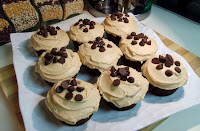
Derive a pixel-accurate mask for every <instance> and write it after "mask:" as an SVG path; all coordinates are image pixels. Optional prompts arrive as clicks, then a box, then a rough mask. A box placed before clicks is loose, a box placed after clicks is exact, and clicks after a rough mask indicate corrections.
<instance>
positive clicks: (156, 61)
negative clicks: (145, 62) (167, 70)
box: [151, 58, 160, 64]
mask: <svg viewBox="0 0 200 131" xmlns="http://www.w3.org/2000/svg"><path fill="white" fill-rule="evenodd" d="M151 62H152V63H153V64H159V63H160V62H159V59H158V58H153V59H152V60H151Z"/></svg>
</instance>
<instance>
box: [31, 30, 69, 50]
mask: <svg viewBox="0 0 200 131" xmlns="http://www.w3.org/2000/svg"><path fill="white" fill-rule="evenodd" d="M39 31H41V30H40V29H38V30H37V31H35V32H34V34H33V35H32V36H31V40H30V44H31V45H32V47H33V48H34V49H35V50H36V51H39V50H45V51H50V50H51V49H52V48H55V47H56V48H61V47H66V46H67V45H68V44H69V36H68V35H67V33H66V32H65V31H64V30H61V29H59V30H58V29H56V31H57V34H56V35H51V34H50V32H46V33H47V35H48V36H47V37H44V36H42V35H38V32H39Z"/></svg>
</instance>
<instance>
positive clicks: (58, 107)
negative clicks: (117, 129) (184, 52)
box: [31, 12, 188, 126]
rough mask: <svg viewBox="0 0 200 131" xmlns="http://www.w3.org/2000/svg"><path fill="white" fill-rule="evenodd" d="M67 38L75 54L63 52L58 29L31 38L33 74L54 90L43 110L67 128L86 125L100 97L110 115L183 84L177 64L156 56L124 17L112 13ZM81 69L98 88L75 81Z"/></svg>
mask: <svg viewBox="0 0 200 131" xmlns="http://www.w3.org/2000/svg"><path fill="white" fill-rule="evenodd" d="M104 31H105V32H106V33H107V35H104V33H105V32H104ZM69 37H70V38H71V40H73V43H74V45H75V46H76V47H77V52H73V51H72V50H71V49H66V46H67V45H68V44H69V38H68V35H67V34H66V33H65V32H64V31H63V30H61V29H60V28H59V27H51V26H43V27H41V28H40V29H39V30H37V31H36V32H35V33H34V34H33V35H32V37H31V45H32V46H33V48H34V49H35V50H36V51H37V52H38V51H41V52H40V54H39V59H38V61H37V63H36V65H35V69H36V72H38V73H39V74H40V76H41V78H42V79H44V80H45V81H46V82H47V83H48V84H49V85H51V86H52V88H51V89H50V90H49V92H48V94H47V97H46V105H47V107H48V109H49V110H50V111H51V112H52V113H53V115H54V116H55V117H56V118H57V119H59V120H60V121H62V122H63V123H65V124H68V125H74V126H78V125H81V124H83V123H85V122H86V121H88V120H89V119H90V117H91V116H92V114H93V113H94V112H96V111H98V108H99V104H100V99H101V97H102V100H104V101H106V102H105V103H107V104H108V105H109V106H110V107H111V108H112V109H114V110H118V111H125V110H130V109H132V108H133V107H134V106H136V105H137V103H139V102H140V101H142V100H143V99H144V97H145V95H146V93H147V91H148V90H149V91H150V92H151V93H152V94H155V95H158V96H167V95H171V94H173V93H174V92H175V91H176V90H177V89H178V88H179V87H181V86H182V85H184V84H186V82H187V79H188V75H187V71H186V70H185V68H184V66H183V64H182V63H181V61H180V60H179V59H178V58H177V57H175V56H171V55H170V54H164V55H162V54H160V55H156V52H157V50H158V46H157V42H156V40H154V39H152V38H151V37H150V36H147V35H145V34H143V33H142V32H138V27H137V22H136V20H135V19H134V18H133V17H131V16H130V15H128V14H125V13H120V12H115V13H113V14H111V15H109V16H108V17H106V19H105V20H104V22H103V23H102V24H100V23H97V22H94V21H91V20H89V19H83V20H82V19H80V20H79V21H77V22H76V23H74V24H72V25H71V27H70V30H69ZM82 64H83V68H85V69H86V70H87V72H88V74H92V75H95V76H97V77H98V79H97V82H96V86H94V85H93V84H91V83H88V82H85V81H82V80H79V79H76V74H77V73H78V72H79V70H80V68H81V66H82Z"/></svg>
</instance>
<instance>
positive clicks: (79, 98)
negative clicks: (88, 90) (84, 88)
mask: <svg viewBox="0 0 200 131" xmlns="http://www.w3.org/2000/svg"><path fill="white" fill-rule="evenodd" d="M75 100H76V101H82V100H83V96H82V95H81V94H77V95H76V96H75Z"/></svg>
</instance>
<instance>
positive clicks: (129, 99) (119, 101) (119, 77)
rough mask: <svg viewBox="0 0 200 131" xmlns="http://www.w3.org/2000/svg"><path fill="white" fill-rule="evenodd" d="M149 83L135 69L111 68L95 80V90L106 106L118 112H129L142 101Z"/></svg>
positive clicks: (125, 67)
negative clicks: (96, 89) (97, 90)
mask: <svg viewBox="0 0 200 131" xmlns="http://www.w3.org/2000/svg"><path fill="white" fill-rule="evenodd" d="M148 86H149V82H148V81H147V80H146V79H145V78H144V77H143V76H142V74H141V73H139V72H137V71H136V70H135V69H133V68H130V67H127V66H113V67H111V68H108V69H107V70H105V71H104V72H103V73H102V74H101V76H100V77H99V78H98V80H97V88H98V89H99V91H100V94H101V95H102V97H103V99H104V100H106V101H107V103H108V105H109V106H110V107H111V108H113V109H115V110H119V111H124V110H129V109H131V108H133V107H134V106H135V105H136V104H137V103H138V102H140V101H141V100H142V99H144V96H145V94H146V92H147V91H148Z"/></svg>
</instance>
